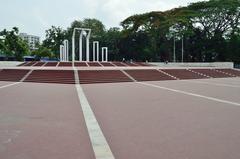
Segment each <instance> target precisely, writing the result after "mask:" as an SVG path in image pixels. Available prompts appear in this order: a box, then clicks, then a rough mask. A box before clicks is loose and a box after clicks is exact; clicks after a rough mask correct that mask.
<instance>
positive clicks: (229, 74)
mask: <svg viewBox="0 0 240 159" xmlns="http://www.w3.org/2000/svg"><path fill="white" fill-rule="evenodd" d="M214 71H216V72H218V73H222V74H225V75H228V76H231V77H237V76H235V75H233V74H231V73H227V72H224V71H220V70H216V69H214Z"/></svg>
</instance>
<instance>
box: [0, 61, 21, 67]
mask: <svg viewBox="0 0 240 159" xmlns="http://www.w3.org/2000/svg"><path fill="white" fill-rule="evenodd" d="M21 63H23V62H19V61H0V67H16V66H17V65H20V64H21Z"/></svg>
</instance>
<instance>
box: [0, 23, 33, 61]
mask: <svg viewBox="0 0 240 159" xmlns="http://www.w3.org/2000/svg"><path fill="white" fill-rule="evenodd" d="M18 32H19V31H18V28H17V27H13V28H12V30H10V31H8V30H6V29H4V30H3V31H1V32H0V37H1V39H0V53H1V54H3V55H6V56H10V57H15V58H16V59H17V60H22V58H23V56H24V55H28V54H29V53H30V51H29V47H28V45H27V43H26V42H25V41H24V40H22V39H21V38H20V37H19V36H18Z"/></svg>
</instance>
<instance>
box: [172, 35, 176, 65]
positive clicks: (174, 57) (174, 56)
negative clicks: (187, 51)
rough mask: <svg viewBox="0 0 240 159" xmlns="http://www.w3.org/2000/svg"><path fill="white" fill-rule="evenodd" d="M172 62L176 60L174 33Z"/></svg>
mask: <svg viewBox="0 0 240 159" xmlns="http://www.w3.org/2000/svg"><path fill="white" fill-rule="evenodd" d="M173 62H176V39H175V34H174V36H173Z"/></svg>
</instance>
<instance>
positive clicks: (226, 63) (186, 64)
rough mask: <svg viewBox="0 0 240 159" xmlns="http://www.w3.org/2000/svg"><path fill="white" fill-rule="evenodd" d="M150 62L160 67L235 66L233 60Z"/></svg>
mask: <svg viewBox="0 0 240 159" xmlns="http://www.w3.org/2000/svg"><path fill="white" fill-rule="evenodd" d="M149 64H152V65H155V66H159V67H217V68H233V62H211V63H197V62H194V63H171V62H170V63H168V64H166V63H163V62H150V63H149Z"/></svg>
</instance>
